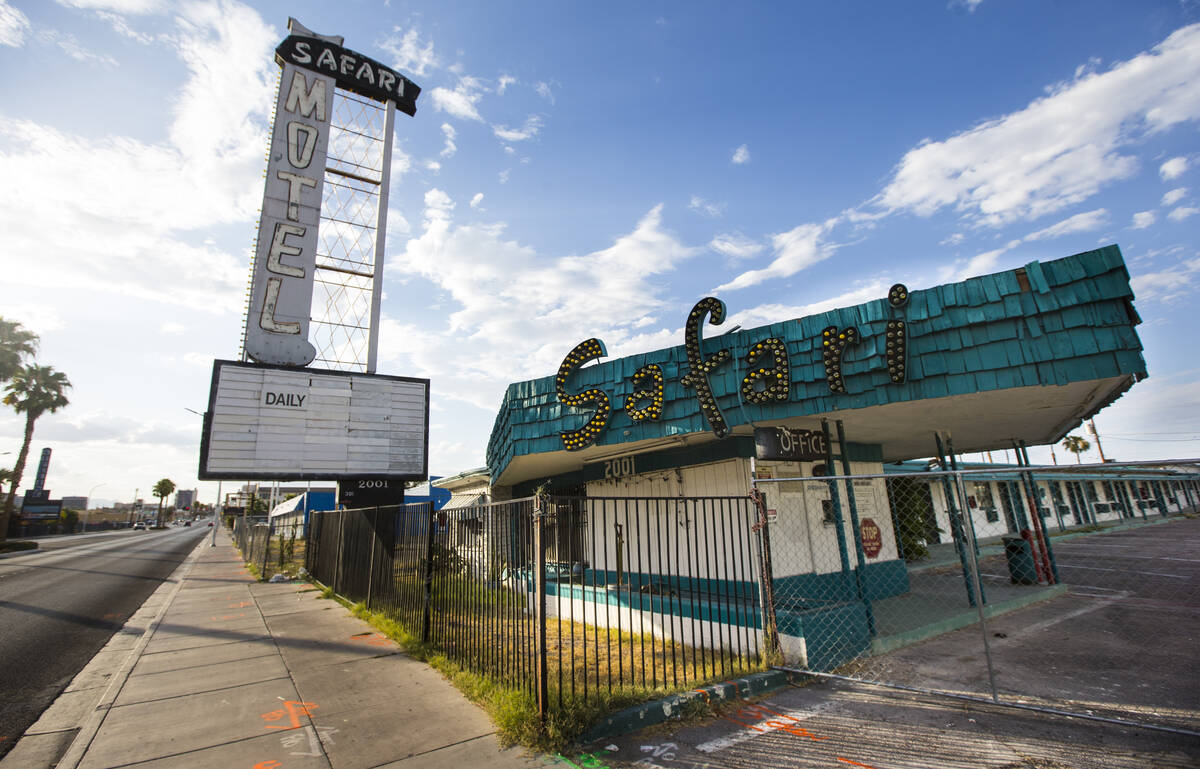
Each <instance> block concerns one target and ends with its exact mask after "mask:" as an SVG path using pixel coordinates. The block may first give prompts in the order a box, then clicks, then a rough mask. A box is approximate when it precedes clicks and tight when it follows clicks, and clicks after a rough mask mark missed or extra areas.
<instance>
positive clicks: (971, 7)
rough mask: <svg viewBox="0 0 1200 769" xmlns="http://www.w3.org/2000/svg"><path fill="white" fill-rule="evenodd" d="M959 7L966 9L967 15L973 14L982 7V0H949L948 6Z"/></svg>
mask: <svg viewBox="0 0 1200 769" xmlns="http://www.w3.org/2000/svg"><path fill="white" fill-rule="evenodd" d="M956 5H960V6H962V7H963V8H966V9H967V13H975V9H976V8H978V7H979V6H981V5H983V0H950V6H951V7H954V6H956Z"/></svg>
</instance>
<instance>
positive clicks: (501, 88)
mask: <svg viewBox="0 0 1200 769" xmlns="http://www.w3.org/2000/svg"><path fill="white" fill-rule="evenodd" d="M515 82H517V79H516V78H515V77H513V76H511V75H501V76H500V80H499V81H497V83H496V94H497V95H498V96H503V95H504V92H505V91H507V90H508V87H509V86H510V85H512V84H513V83H515Z"/></svg>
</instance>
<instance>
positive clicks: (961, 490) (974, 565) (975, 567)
mask: <svg viewBox="0 0 1200 769" xmlns="http://www.w3.org/2000/svg"><path fill="white" fill-rule="evenodd" d="M954 479H955V485H957V486H958V495H959V501H960V502H961V503H962V505H963V507H964V509H965V508H966V505H967V489H966V487H965V486H964V485H963V479H962V473H958V472H956V473H955V474H954ZM965 534H966V536H967V540H968V541H967V544H968V545H970V547H969V548H968V553H969V554H970V558H971V587H972V588H973V589H974V591H975V592H974V595H975V596H978V600H977V601H972V603H974V604H975V609H976V611H978V612H979V632H980V633H982V634H983V656H984V657H985V658H986V659H987V669H988V682H989V684H990V685H991V687H992V702H999V701H1000V697H999V695H998V694H997V693H996V668H995V666H993V664H992V647H991V644H990V643H989V642H988V631H987V617H986V616H985V614H984V611H983V604H984V598H983V585H982V584H980V582H979V551H978V550H977V549H976V541H975V527H974V526H968V527H967V529H966V532H965Z"/></svg>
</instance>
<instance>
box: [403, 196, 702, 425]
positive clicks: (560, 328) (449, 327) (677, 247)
mask: <svg viewBox="0 0 1200 769" xmlns="http://www.w3.org/2000/svg"><path fill="white" fill-rule="evenodd" d="M454 208H455V204H454V201H453V200H452V199H451V198H450V197H449V195H447V194H446V193H445V192H443V191H441V190H438V189H433V190H430V191H429V192H427V193H426V195H425V214H424V226H423V231H422V233H421V234H420V235H419V236H418V237H415V238H413V239H411V240H409V241H408V243H407V244H406V246H405V250H404V252H403V253H402V254H400V255H399V256H398V257H396V258H393V260H392V262H391V264H390V265H389V267H388V276H389V277H391V276H392V275H393V273H396V274H408V275H417V276H421V277H422V278H424V279H426V280H428V281H430V282H431V283H432V284H434V286H436V288H437V289H438V290H440V291H441V292H444V293H445V294H446V295H448V297H449V299H450V301H452V302H453V304H454V309H453V311H451V312H450V313H449V314H448V315H445V316H444V317H445V318H446V320H445V325H444V327H442V328H440V329H435V330H433V331H432V332H431V331H430V330H428V329H421V330H420V332H419V333H411V334H410V333H404V332H403V331H401V332H399V333H393V332H392V331H387V336H386V338H387V339H389V340H391V339H396V338H402V340H403V341H401V342H400V343H399V344H400V346H399V347H391V348H389V354H390V355H392V356H393V357H397V358H400V359H403V360H404V362H406V363H411V364H412V365H413V367H414V369H415V371H416V372H418V374H417V375H425V374H426V373H432V372H435V371H436V372H438V374H439V388H438V389H439V391H440V392H443V393H446V394H448V395H449V396H450V397H453V398H457V399H460V400H462V401H466V402H469V403H474V404H476V405H478V406H479V407H480V408H482V409H488V410H493V411H494V409H495V407H496V404H497V403H498V402H499V398H500V396H501V394H502V392H503V388H504V387H505V386H506V385H507V384H508V383H509V382H511V381H514V380H517V379H521V378H524V377H529V376H540V375H542V374H544V373H545V372H546V371H548V370H551V371H552V370H554V369H555V368H556V367H557V366H558V364H559V363H560V362H561V360H562V357H563V355H564V354H565V353H566V352H567V351H568V350H570V348H571V347H573V346H574V345H575V344H577V343H578V342H579V340H580V339H584V338H587V337H589V336H599V337H600V338H602V339H604V340H605V342H606V344H608V346H609V350H610V352H612V353H613V354H616V352H615V351H616V350H617V349H618V348H620V347H621V346H622V345H627V344H630V343H631V340H635V339H644V338H648V337H652V336H653V335H654V333H648V332H646V331H642V330H640V329H644V328H645V327H647V326H648V325H651V324H653V321H652V320H651V321H649V322H647V321H646V318H647V317H651V318H652V317H653V316H655V315H656V314H657V313H659V312H660V311H662V310H663V309H666V308H667V307H668V305H666V304H664V302H663V300H662V299H661V298H660V297H659V294H660V293H661V292H662V291H663V290H664V286H665V283H664V281H663V280H662V279H661V275H663V274H667V273H670V272H671V271H672V270H674V269H676V268H677V267H678V265H679V264H680V263H682V262H683V261H685V260H687V259H688V258H690V257H691V256H692V255H693V254H695V253H696V252H697V249H695V248H691V247H688V246H686V245H684V244H683V243H682V242H680V241H679V239H678V238H677V237H676V236H675V235H673V234H672V233H670V232H668V231H667V230H665V229H664V228H663V224H662V206H661V205H659V206H655V207H654V208H653V209H651V210H650V211H649V212H647V213H646V215H645V216H643V217H642V219H641V220H640V221H639V222H638V223H637V224H636V226H635V227H634V228H633V230H632V231H631V232H629V233H628V234H626V235H624V236H622V237H620V238H618V239H616V241H615V242H614V243H612V244H611V245H610V246H608V247H606V248H603V249H600V250H598V251H593V252H591V253H588V254H584V255H582V256H564V257H545V256H542V255H539V254H538V253H537V252H536V251H535V250H534V249H532V248H530V247H529V246H525V245H522V244H520V243H517V242H515V241H513V240H511V239H507V238H506V237H505V227H504V225H503V223H493V224H469V225H462V226H457V225H456V224H455V223H454V221H453V212H454ZM480 254H487V255H488V258H487V259H480V258H479V255H480ZM614 307H619V308H620V312H616V313H614V312H613V308H614ZM672 309H674V308H672ZM673 321H675V322H676V323H678V322H681V321H682V316H681V317H680V318H677V319H676V318H673ZM635 329H638V330H635ZM381 338H384V337H383V332H381ZM388 344H389V345H390V344H391V342H388ZM642 349H652V348H645V347H643V348H642ZM447 372H449V373H447Z"/></svg>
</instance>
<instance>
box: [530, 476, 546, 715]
mask: <svg viewBox="0 0 1200 769" xmlns="http://www.w3.org/2000/svg"><path fill="white" fill-rule="evenodd" d="M547 503H548V499H547V498H546V497H545V496H542V495H538V496H537V497H536V498H535V500H534V503H533V550H534V553H535V557H536V564H537V567H536V568H537V574H536V585H537V702H538V719H539V720H540V721H541V722H542V723H543V724H544V723H545V722H546V710H547V706H548V704H549V700H550V692H549V686H548V683H547V679H548V678H549V669H548V667H547V661H546V548H545V547H544V546H543V545H544V542H543V536H544V534H545V532H544V531H543V527H544V526H545V516H546V510H545V506H546V504H547Z"/></svg>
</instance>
